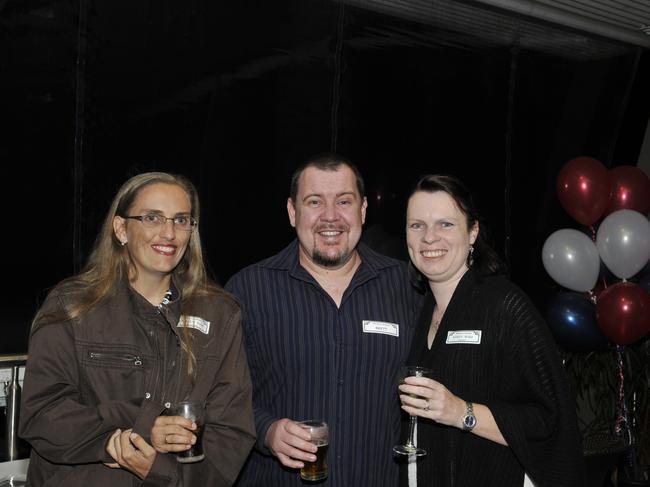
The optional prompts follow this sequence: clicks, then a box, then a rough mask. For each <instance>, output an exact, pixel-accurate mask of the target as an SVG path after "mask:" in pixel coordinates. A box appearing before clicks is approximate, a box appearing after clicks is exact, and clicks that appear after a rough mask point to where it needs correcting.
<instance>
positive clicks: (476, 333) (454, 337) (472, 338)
mask: <svg viewBox="0 0 650 487" xmlns="http://www.w3.org/2000/svg"><path fill="white" fill-rule="evenodd" d="M481 333H483V332H482V331H481V330H453V331H448V332H447V341H445V343H450V344H453V343H469V344H472V345H478V344H480V343H481Z"/></svg>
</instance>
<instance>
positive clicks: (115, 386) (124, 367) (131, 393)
mask: <svg viewBox="0 0 650 487" xmlns="http://www.w3.org/2000/svg"><path fill="white" fill-rule="evenodd" d="M151 362H152V359H151V358H150V357H148V356H145V355H144V354H143V353H142V351H141V350H140V349H138V348H137V347H133V346H106V345H92V344H90V345H88V346H86V347H84V348H83V350H82V359H81V363H82V365H83V367H82V369H83V374H84V379H85V382H86V390H87V391H88V393H89V394H90V395H91V396H92V397H91V400H92V401H94V402H105V401H112V400H130V399H134V398H140V399H144V394H145V393H144V391H145V390H146V387H145V386H146V385H147V384H146V380H147V376H148V374H147V370H148V369H149V368H150V366H151Z"/></svg>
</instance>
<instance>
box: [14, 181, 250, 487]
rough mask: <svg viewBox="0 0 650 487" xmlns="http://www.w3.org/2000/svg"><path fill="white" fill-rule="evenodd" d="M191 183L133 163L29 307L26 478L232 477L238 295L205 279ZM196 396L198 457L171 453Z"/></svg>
mask: <svg viewBox="0 0 650 487" xmlns="http://www.w3.org/2000/svg"><path fill="white" fill-rule="evenodd" d="M198 220H199V201H198V196H197V192H196V189H195V188H194V186H193V185H192V183H191V182H190V181H188V180H187V179H186V178H184V177H182V176H176V175H171V174H167V173H157V172H156V173H145V174H140V175H138V176H135V177H133V178H131V179H129V180H128V181H127V182H126V183H125V184H124V185H123V186H122V187H121V189H120V190H119V192H118V193H117V195H116V196H115V198H114V200H113V203H112V205H111V207H110V210H109V212H108V215H107V216H106V219H105V221H104V224H103V227H102V229H101V233H100V234H99V237H98V239H97V241H96V244H95V247H94V249H93V251H92V254H91V255H90V258H89V260H88V263H87V265H86V267H85V269H84V270H83V271H82V272H81V273H80V274H78V275H76V276H73V277H71V278H68V279H66V280H64V281H63V282H61V283H60V284H58V285H57V286H56V287H55V288H54V290H53V291H52V292H50V294H49V295H48V297H47V299H46V301H45V303H44V304H43V306H42V307H41V308H40V310H39V311H38V313H37V314H36V316H35V318H34V321H33V324H32V331H31V337H30V345H29V359H28V363H27V369H26V373H25V382H24V390H23V400H22V409H21V418H20V419H21V424H20V436H21V437H23V438H24V439H26V440H27V441H29V442H30V444H31V446H32V454H31V459H30V464H29V471H28V475H27V480H28V484H29V485H31V486H33V487H37V486H56V485H66V486H82V485H83V486H88V485H92V486H99V487H102V486H111V487H119V486H132V485H138V484H141V485H143V486H181V485H185V486H187V485H210V486H229V485H232V484H233V483H234V481H235V479H236V477H237V475H238V473H239V470H240V468H241V466H242V465H243V463H244V460H245V459H246V457H247V455H248V453H249V451H250V449H251V447H252V445H253V442H254V431H255V430H254V426H253V415H252V406H251V383H250V378H249V373H248V367H247V363H246V359H245V355H244V349H243V346H242V331H241V327H240V311H239V307H238V305H237V304H236V302H235V301H234V300H233V299H232V298H231V297H230V296H229V295H228V294H227V293H226V292H224V291H223V290H222V289H221V288H220V287H218V286H217V285H216V284H215V283H213V282H211V281H210V280H209V279H208V278H207V277H206V271H205V267H204V262H203V257H202V252H201V240H200V237H199V231H198ZM185 400H193V401H200V402H201V403H203V404H204V405H205V425H204V427H203V435H202V436H203V438H202V444H203V449H204V452H205V458H204V460H202V461H199V462H197V463H181V462H178V461H177V458H176V454H177V453H179V452H183V451H186V450H188V449H190V447H192V445H193V444H195V443H196V442H197V440H200V438H198V437H197V435H198V433H199V430H198V429H197V427H200V426H201V425H197V424H196V422H193V421H192V420H189V419H185V418H183V417H181V416H173V415H165V414H164V413H165V410H166V409H167V408H168V407H169V406H170V405H172V404H174V403H177V402H179V401H185Z"/></svg>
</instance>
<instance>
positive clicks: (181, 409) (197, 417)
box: [166, 401, 205, 463]
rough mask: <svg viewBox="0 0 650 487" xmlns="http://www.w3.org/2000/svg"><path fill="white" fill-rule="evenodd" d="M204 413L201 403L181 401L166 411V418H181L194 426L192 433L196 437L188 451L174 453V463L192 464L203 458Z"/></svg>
mask: <svg viewBox="0 0 650 487" xmlns="http://www.w3.org/2000/svg"><path fill="white" fill-rule="evenodd" d="M204 411H205V409H204V403H203V401H183V402H179V403H176V404H172V405H171V406H170V407H169V409H168V410H167V412H166V414H167V416H183V417H184V418H187V419H190V420H192V421H193V422H194V423H195V424H196V429H195V430H194V431H193V433H194V434H195V435H196V443H194V444H193V445H192V447H191V448H190V449H189V450H185V451H181V452H178V453H176V461H178V462H180V463H194V462H199V461H201V460H203V459H204V458H205V454H204V453H203V424H204Z"/></svg>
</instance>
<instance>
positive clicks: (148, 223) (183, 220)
mask: <svg viewBox="0 0 650 487" xmlns="http://www.w3.org/2000/svg"><path fill="white" fill-rule="evenodd" d="M122 218H127V219H130V220H139V221H141V222H142V224H143V225H144V226H145V227H147V228H160V227H162V226H163V225H164V224H166V223H167V221H168V220H171V222H172V225H174V228H175V229H177V230H184V231H186V232H191V231H192V230H194V227H196V225H197V223H198V222H197V221H196V218H194V217H193V216H187V215H180V216H175V217H171V218H170V217H167V216H165V215H161V214H160V213H147V214H145V215H139V216H130V215H127V216H123V217H122Z"/></svg>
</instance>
